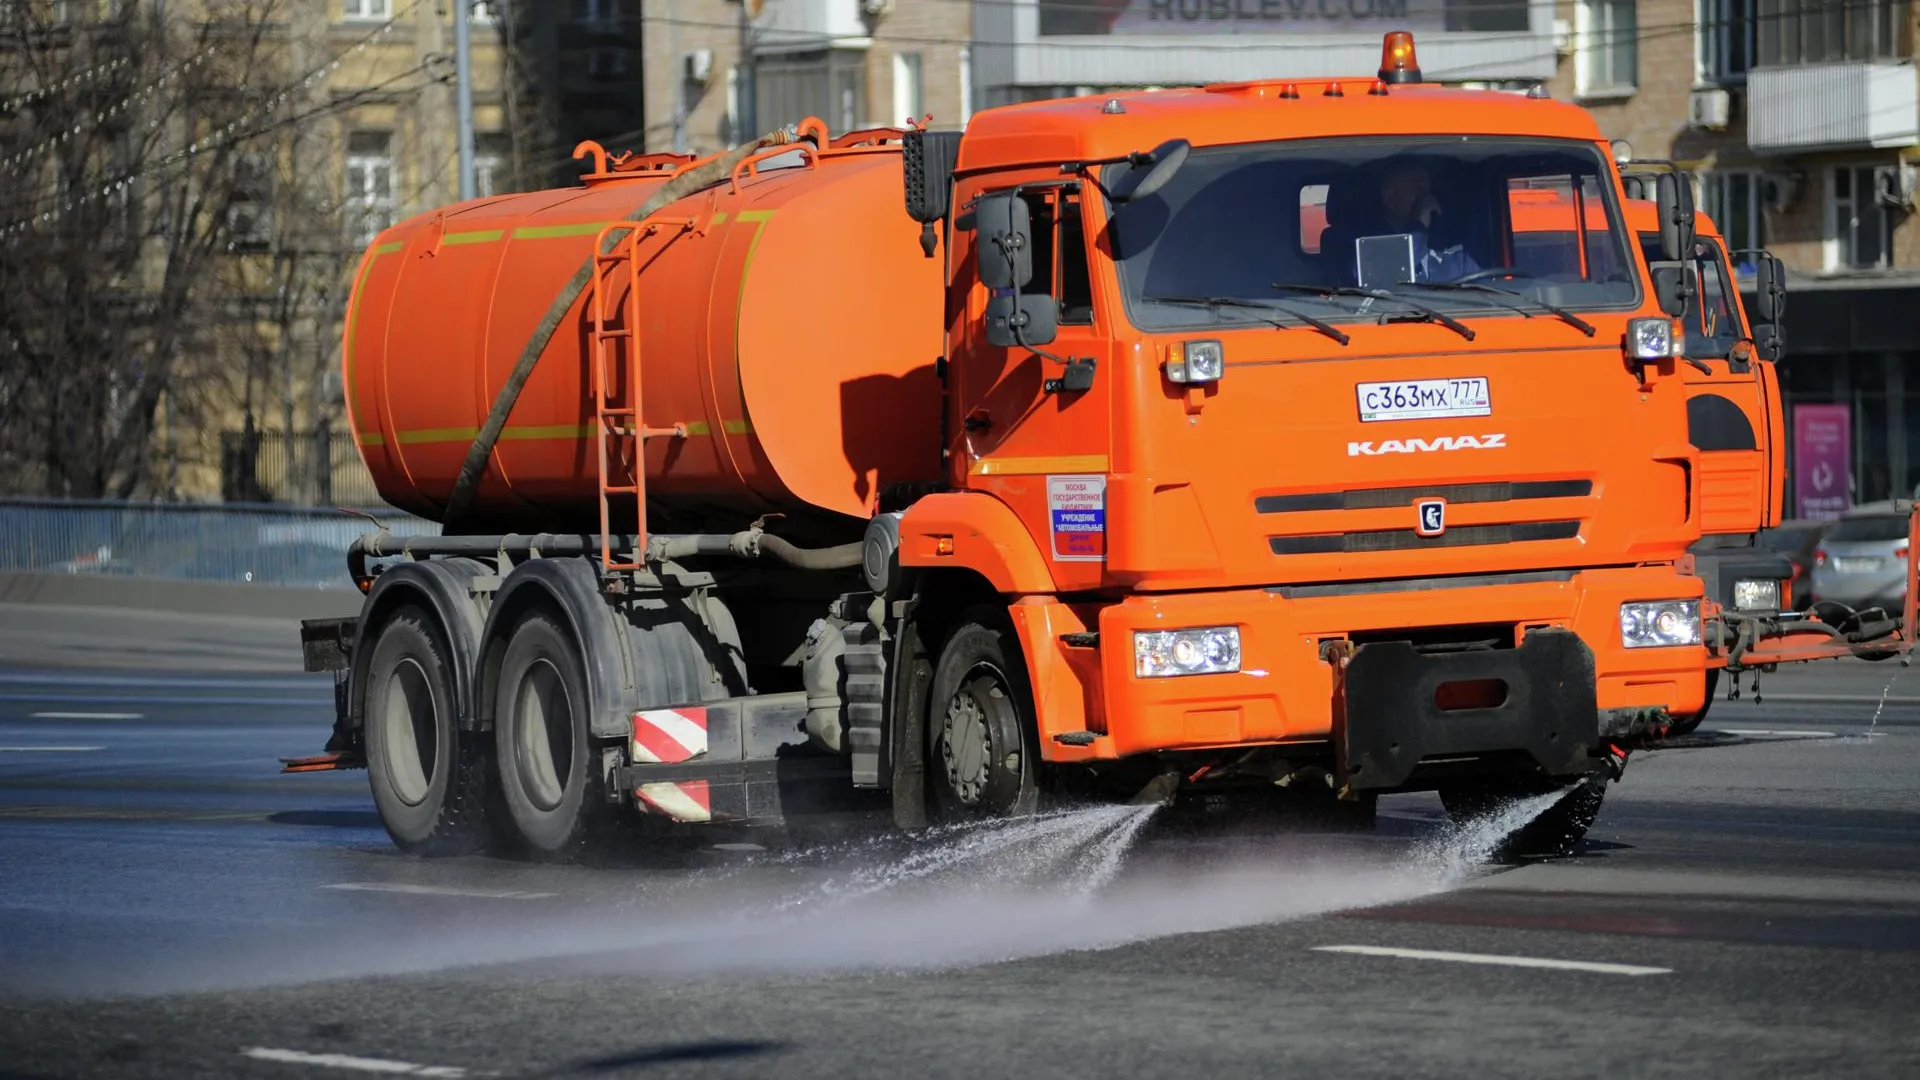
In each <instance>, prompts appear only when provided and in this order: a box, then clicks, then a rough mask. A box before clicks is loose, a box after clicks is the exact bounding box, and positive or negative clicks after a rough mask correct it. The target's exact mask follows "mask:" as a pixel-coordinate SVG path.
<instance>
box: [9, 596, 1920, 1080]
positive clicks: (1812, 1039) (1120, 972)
mask: <svg viewBox="0 0 1920 1080" xmlns="http://www.w3.org/2000/svg"><path fill="white" fill-rule="evenodd" d="M0 614H3V613H0ZM87 618H93V619H96V620H97V619H99V618H101V616H99V615H98V614H96V615H93V616H74V617H73V618H72V619H70V620H69V619H65V618H64V617H61V618H55V619H54V623H53V624H52V625H54V626H57V627H59V628H61V629H60V633H62V634H67V635H68V636H69V637H71V636H74V635H75V634H77V633H78V632H77V631H76V630H75V629H74V628H75V627H76V626H82V627H83V628H84V624H85V623H86V619H87ZM96 629H97V631H98V633H100V634H101V635H103V636H104V637H105V639H106V644H108V645H111V639H110V635H111V632H112V628H111V627H104V628H96ZM136 629H138V630H140V632H142V633H144V632H145V631H144V627H139V628H136ZM10 632H11V633H12V634H13V638H12V640H26V639H30V638H31V637H32V635H31V633H25V632H22V631H21V628H20V627H19V626H17V625H15V626H13V627H12V628H11V631H10ZM239 644H244V643H236V647H235V649H234V651H233V653H232V655H228V656H225V657H219V656H216V657H213V658H211V659H210V660H209V661H208V662H206V663H204V664H201V665H200V668H201V670H200V671H198V672H195V673H193V674H175V675H165V676H163V675H159V674H156V673H153V672H150V671H142V670H139V668H138V667H135V666H128V667H123V668H121V669H119V670H97V669H96V668H97V665H91V664H89V663H88V662H87V661H88V657H87V656H86V655H85V654H84V653H75V652H74V651H73V650H67V651H65V652H59V653H57V655H42V654H38V653H37V654H35V656H36V658H35V659H34V660H33V661H32V662H31V663H14V664H13V666H9V667H5V668H4V669H0V867H4V873H0V1078H6V1080H19V1078H28V1077H35V1078H37V1077H69V1076H77V1077H91V1076H100V1077H108V1076H112V1077H120V1076H179V1077H222V1076H258V1077H269V1078H273V1077H286V1078H290V1080H292V1078H301V1077H328V1076H333V1077H351V1076H353V1075H355V1074H361V1075H366V1074H375V1075H378V1074H386V1075H415V1076H444V1077H455V1076H502V1077H549V1076H647V1077H652V1076H683V1075H701V1076H708V1075H711V1076H739V1077H765V1076H795V1077H847V1076H909V1075H913V1076H918V1075H925V1076H929V1077H956V1078H964V1080H984V1078H988V1077H1000V1076H1048V1077H1053V1076H1062V1077H1082V1076H1084V1077H1100V1078H1112V1077H1121V1076H1126V1077H1133V1076H1167V1077H1192V1076H1207V1077H1224V1076H1235V1077H1237V1076H1316V1075H1328V1076H1342V1077H1345V1076H1382V1077H1424V1076H1435V1077H1440V1076H1449V1077H1451V1076H1475V1077H1502V1076H1515V1077H1519V1076H1525V1077H1555V1078H1564V1077H1582V1076H1608V1077H1654V1076H1663V1077H1664V1076H1673V1077H1702V1076H1736V1077H1743V1078H1744V1077H1761V1076H1793V1077H1800V1076H1815V1075H1836V1076H1838V1075H1845V1076H1848V1077H1871V1076H1886V1077H1909V1078H1910V1077H1913V1076H1920V1024H1916V1022H1915V1019H1914V1004H1915V1002H1917V1001H1920V738H1916V735H1920V672H1908V673H1907V674H1905V675H1904V676H1902V677H1901V678H1900V679H1898V680H1896V681H1895V682H1894V683H1893V685H1892V687H1891V689H1890V691H1889V690H1888V686H1887V684H1888V678H1889V677H1890V676H1893V675H1894V674H1895V673H1896V672H1897V671H1898V670H1899V669H1898V668H1897V667H1896V666H1894V665H1891V664H1883V665H1866V664H1848V665H1844V666H1843V665H1838V664H1836V665H1831V666H1829V667H1826V668H1824V669H1820V670H1817V671H1806V672H1793V673H1782V674H1780V675H1776V676H1772V677H1768V678H1766V679H1765V681H1764V682H1763V683H1762V694H1763V701H1762V703H1761V704H1759V705H1757V706H1756V705H1755V704H1754V703H1753V702H1752V701H1751V699H1750V698H1749V699H1747V700H1742V701H1739V702H1725V701H1722V702H1719V703H1717V704H1716V705H1715V706H1714V710H1713V713H1712V714H1711V716H1710V717H1709V719H1708V721H1707V723H1706V725H1705V726H1704V728H1703V729H1702V732H1701V733H1700V735H1699V737H1696V738H1694V739H1691V740H1687V741H1686V742H1684V743H1682V744H1680V745H1677V746H1675V747H1673V748H1670V749H1664V750H1661V751H1658V752H1654V753H1649V754H1640V755H1636V756H1635V758H1634V760H1633V761H1632V763H1631V764H1630V765H1629V767H1628V770H1627V775H1626V778H1625V780H1624V781H1623V782H1622V783H1620V784H1618V785H1616V786H1615V787H1614V788H1613V789H1612V790H1611V792H1610V794H1609V796H1608V799H1607V803H1606V805H1605V808H1604V809H1603V811H1602V814H1601V817H1600V820H1599V822H1598V824H1597V825H1596V826H1595V828H1594V830H1593V832H1592V834H1591V836H1590V838H1589V839H1590V842H1589V844H1588V846H1587V849H1586V850H1585V851H1584V852H1583V853H1582V854H1581V855H1580V856H1579V857H1577V858H1573V859H1569V860H1565V861H1562V862H1557V863H1552V864H1543V865H1534V866H1528V867H1522V868H1518V869H1498V868H1489V867H1485V866H1483V865H1479V864H1478V863H1476V862H1475V861H1474V858H1473V852H1474V848H1475V845H1474V841H1475V840H1476V839H1477V838H1473V837H1459V836H1454V835H1452V834H1451V830H1449V829H1447V828H1446V827H1445V826H1444V825H1443V824H1442V817H1441V811H1440V808H1439V805H1438V803H1437V801H1436V800H1434V799H1433V798H1432V797H1431V796H1405V797H1400V798H1395V799H1390V800H1386V801H1385V802H1384V803H1383V811H1382V821H1381V824H1380V828H1379V829H1378V831H1377V832H1376V833H1375V834H1373V835H1369V836H1351V835H1338V834H1320V833H1315V832H1312V831H1310V830H1304V829H1292V830H1275V829H1273V828H1271V827H1265V826H1256V825H1249V824H1246V823H1236V822H1231V821H1227V822H1218V823H1214V824H1211V825H1208V826H1206V827H1204V828H1202V829H1201V830H1200V831H1199V832H1197V833H1196V832H1191V831H1187V830H1184V829H1175V828H1174V827H1173V826H1172V825H1170V824H1169V823H1168V821H1167V820H1166V819H1165V818H1164V817H1158V818H1154V819H1151V820H1147V819H1143V818H1141V817H1140V816H1139V815H1128V814H1127V813H1125V812H1107V813H1104V814H1103V813H1091V814H1078V815H1068V816H1064V817H1061V818H1057V819H1051V820H1047V821H1042V822H1038V823H1031V824H1027V825H1022V826H1017V827H1014V828H1010V829H998V830H987V831H984V832H977V833H973V834H966V835H959V836H953V837H946V838H942V839H939V840H937V841H932V842H928V843H923V844H918V845H913V846H910V847H909V846H902V845H899V844H896V843H885V842H869V843H860V842H854V841H845V842H839V843H830V844H815V845H812V846H800V847H797V848H796V847H792V846H782V845H780V844H777V843H773V842H771V841H769V843H768V844H766V845H762V846H763V847H764V848H765V850H757V851H756V850H735V849H728V850H715V849H711V848H695V849H686V850H674V851H662V850H656V849H652V848H649V847H647V846H646V845H642V844H633V845H628V846H626V847H623V848H622V850H620V851H619V852H617V853H615V854H613V855H610V856H608V857H606V858H602V859H598V860H596V861H594V862H593V863H591V864H589V865H583V866H573V867H560V868H551V867H538V866H529V865H522V864H517V863H511V862H505V861H499V860H493V859H486V858H474V859H458V860H447V861H436V862H421V861H415V860H411V859H408V858H405V857H402V856H400V855H398V854H396V853H395V852H394V851H393V850H392V849H391V848H390V846H389V845H388V844H387V841H386V838H385V835H384V833H383V832H382V831H381V830H380V827H379V824H378V821H377V819H376V818H375V816H374V814H373V810H372V805H371V802H370V800H369V799H368V797H367V795H366V789H365V774H364V773H348V774H340V775H332V774H322V775H311V776H293V777H282V776H279V775H277V774H276V768H277V759H278V758H279V757H281V756H291V755H298V754H305V753H311V752H314V751H316V750H317V749H318V748H319V746H320V744H321V743H322V742H323V741H324V739H325V737H326V732H327V727H328V717H329V709H330V698H329V693H330V691H329V688H328V684H327V683H326V681H325V680H324V679H319V678H315V677H310V676H304V675H299V674H294V673H291V672H294V671H297V665H298V660H297V652H295V651H292V650H291V649H289V648H288V647H287V646H286V644H285V643H284V642H277V639H270V638H268V637H265V636H263V637H260V638H258V639H256V648H255V650H254V651H248V650H246V649H243V648H240V647H238V645H239ZM176 647H177V648H178V649H185V648H186V647H185V646H184V645H179V646H176ZM276 650H277V651H276ZM162 651H167V650H162ZM47 652H48V653H52V652H53V650H47ZM16 656H17V654H16V653H15V652H13V651H11V650H9V651H8V652H7V653H6V659H7V660H8V661H14V660H15V658H16ZM1883 692H1885V693H1886V702H1885V704H1884V708H1882V706H1881V702H1880V699H1881V696H1882V694H1883ZM1877 710H1878V711H1879V716H1878V719H1877V722H1876V721H1875V720H1874V715H1875V713H1876V711H1877Z"/></svg>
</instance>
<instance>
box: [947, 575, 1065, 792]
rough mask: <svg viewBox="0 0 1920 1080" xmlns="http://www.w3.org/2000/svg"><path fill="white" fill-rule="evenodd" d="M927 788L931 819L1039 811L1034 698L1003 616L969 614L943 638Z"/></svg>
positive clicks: (985, 610) (996, 613) (985, 611)
mask: <svg viewBox="0 0 1920 1080" xmlns="http://www.w3.org/2000/svg"><path fill="white" fill-rule="evenodd" d="M928 699H929V700H928V715H927V739H928V744H929V745H928V755H927V773H928V776H927V785H928V787H930V788H932V789H933V791H932V794H933V800H932V801H933V809H934V813H935V815H936V817H937V819H938V820H941V821H944V822H954V821H964V820H968V819H977V818H994V817H1019V816H1023V815H1026V814H1031V813H1033V812H1034V811H1036V810H1037V809H1039V805H1040V784H1039V771H1040V754H1039V747H1038V738H1037V736H1036V735H1035V730H1036V728H1035V724H1034V712H1033V697H1032V694H1031V693H1030V692H1029V691H1028V687H1027V674H1026V665H1025V664H1024V662H1023V660H1022V656H1021V653H1020V645H1019V640H1018V638H1017V637H1016V636H1015V634H1014V632H1013V628H1012V627H1011V626H1008V625H1007V623H1006V617H1005V615H1004V614H1003V613H1001V612H999V611H997V610H995V609H992V608H985V607H981V608H975V609H973V610H971V611H969V612H967V614H966V615H965V616H964V617H963V618H962V620H961V623H960V626H959V628H958V629H957V630H955V631H954V633H953V634H952V636H950V637H949V638H948V639H947V643H946V646H945V647H944V648H943V649H942V650H941V652H940V662H939V664H938V665H937V666H936V667H935V668H934V673H933V685H932V688H931V693H930V694H929V695H928Z"/></svg>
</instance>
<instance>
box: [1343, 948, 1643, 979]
mask: <svg viewBox="0 0 1920 1080" xmlns="http://www.w3.org/2000/svg"><path fill="white" fill-rule="evenodd" d="M1313 951H1314V952H1337V953H1356V954H1358V955H1361V956H1393V957H1398V958H1400V959H1404V960H1444V961H1449V962H1452V963H1456V964H1493V965H1498V966H1504V967H1525V968H1552V969H1554V970H1557V971H1592V972H1598V973H1600V974H1603V975H1671V974H1673V969H1672V968H1661V967H1641V966H1639V965H1637V964H1602V963H1596V962H1594V961H1591V960H1553V959H1549V958H1547V957H1543V956H1496V955H1493V954H1491V953H1459V952H1435V951H1432V950H1429V949H1390V948H1386V947H1384V946H1380V945H1315V946H1314V947H1313Z"/></svg>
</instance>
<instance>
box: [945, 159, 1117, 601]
mask: <svg viewBox="0 0 1920 1080" xmlns="http://www.w3.org/2000/svg"><path fill="white" fill-rule="evenodd" d="M1021 198H1023V199H1024V200H1026V202H1027V208H1028V211H1029V212H1030V214H1031V215H1032V224H1033V278H1032V280H1031V281H1030V282H1029V283H1028V284H1027V285H1026V286H1025V287H1024V288H1023V289H1022V290H1021V291H1022V292H1025V293H1036V294H1046V295H1049V296H1052V297H1053V298H1054V299H1055V301H1056V302H1057V303H1058V307H1059V327H1060V328H1059V333H1058V336H1056V337H1055V338H1054V340H1053V341H1052V342H1050V343H1048V344H1045V345H1041V346H1039V347H1038V349H1037V350H1029V349H1022V348H1010V349H1009V348H999V347H996V346H994V345H992V344H991V343H989V342H988V341H987V338H986V332H985V303H986V296H985V290H984V289H981V288H978V287H976V288H975V289H974V290H973V300H972V301H971V302H970V303H969V304H968V311H967V318H966V325H965V327H964V329H963V331H962V335H961V337H962V340H963V343H964V344H963V346H962V348H961V349H958V350H956V354H957V355H956V356H955V358H954V367H955V371H954V375H955V393H954V400H955V407H956V409H957V411H958V413H959V420H960V422H959V424H958V425H957V429H958V430H957V432H956V434H957V439H956V442H957V446H956V448H955V453H954V456H955V457H956V459H958V460H957V461H956V462H955V464H956V466H957V468H959V469H964V470H965V473H966V484H967V486H968V487H970V488H973V489H976V490H982V491H988V492H991V493H993V494H994V495H996V496H998V497H999V498H1000V500H1001V501H1002V502H1005V503H1006V504H1007V505H1008V506H1010V507H1012V508H1013V510H1014V511H1015V513H1017V514H1019V515H1020V518H1021V520H1022V521H1024V522H1026V523H1027V527H1028V529H1029V530H1030V531H1031V532H1032V534H1033V538H1034V542H1035V543H1036V544H1037V545H1038V546H1039V549H1040V552H1041V554H1042V555H1044V556H1046V557H1047V558H1048V560H1049V561H1050V562H1051V564H1052V569H1053V572H1054V580H1055V581H1056V582H1057V583H1058V584H1059V586H1060V587H1061V588H1062V589H1071V588H1090V587H1094V586H1097V585H1098V584H1099V583H1100V578H1101V574H1102V571H1103V570H1104V564H1105V560H1106V502H1105V492H1106V478H1107V474H1108V473H1109V472H1110V470H1111V462H1110V461H1109V460H1108V432H1109V418H1110V409H1109V406H1108V403H1109V401H1110V400H1111V398H1112V387H1113V381H1114V379H1115V378H1117V377H1119V374H1118V372H1116V371H1115V370H1114V368H1113V358H1112V355H1111V346H1110V344H1109V342H1110V341H1111V338H1110V336H1109V335H1108V333H1107V332H1106V331H1105V330H1104V329H1103V327H1102V325H1101V324H1102V322H1103V320H1102V319H1101V318H1100V317H1099V313H1098V312H1096V310H1095V304H1094V298H1093V287H1092V280H1091V275H1090V273H1089V271H1088V263H1087V258H1088V253H1087V238H1086V230H1085V228H1084V227H1083V226H1082V223H1081V216H1080V211H1081V201H1080V189H1079V185H1078V184H1070V185H1057V184H1056V185H1051V186H1046V187H1035V188H1033V189H1030V190H1027V191H1024V192H1023V193H1022V195H1021ZM1042 353H1044V354H1047V355H1041V354H1042ZM1054 358H1059V359H1058V360H1056V359H1054ZM1080 359H1091V360H1093V362H1094V367H1093V384H1092V386H1091V388H1089V389H1086V390H1080V391H1072V390H1062V389H1057V388H1056V389H1050V388H1049V381H1050V380H1055V379H1059V378H1060V377H1061V376H1062V375H1063V374H1064V372H1065V368H1064V366H1063V365H1062V364H1061V363H1060V362H1059V360H1080Z"/></svg>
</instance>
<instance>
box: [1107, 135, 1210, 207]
mask: <svg viewBox="0 0 1920 1080" xmlns="http://www.w3.org/2000/svg"><path fill="white" fill-rule="evenodd" d="M1192 149H1193V145H1192V144H1191V143H1189V142H1187V140H1185V139H1168V140H1167V141H1166V142H1163V143H1161V144H1160V145H1159V146H1156V147H1154V148H1153V149H1152V150H1149V151H1147V152H1146V153H1145V154H1136V155H1135V156H1134V160H1133V161H1132V162H1130V163H1129V164H1128V168H1127V171H1126V172H1124V173H1121V174H1120V178H1119V179H1118V180H1116V181H1115V182H1114V183H1113V184H1111V185H1109V186H1108V188H1107V195H1108V197H1109V198H1111V199H1112V200H1113V201H1114V202H1116V203H1124V202H1132V201H1133V200H1134V199H1144V198H1146V197H1147V196H1149V195H1151V194H1153V193H1154V192H1156V191H1159V190H1160V189H1161V188H1163V187H1166V186H1167V181H1169V180H1171V179H1173V174H1174V173H1177V172H1179V171H1180V166H1182V165H1185V164H1186V163H1187V152H1188V151H1190V150H1192Z"/></svg>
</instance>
